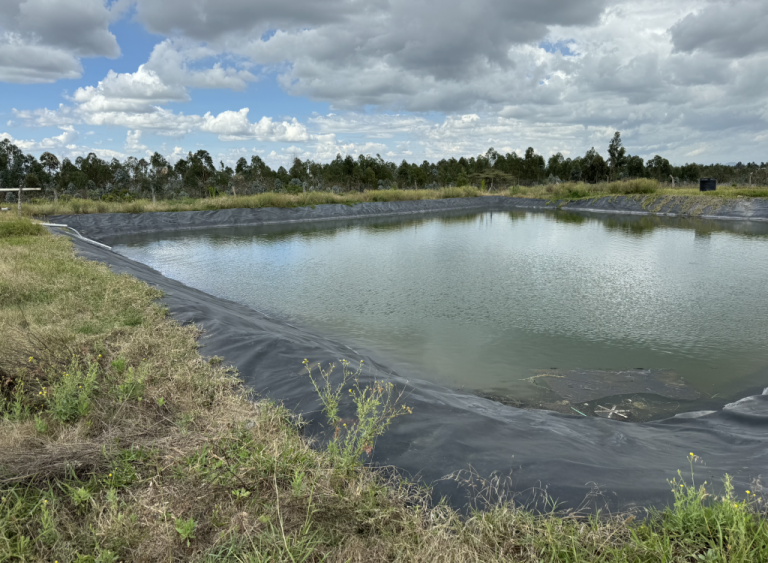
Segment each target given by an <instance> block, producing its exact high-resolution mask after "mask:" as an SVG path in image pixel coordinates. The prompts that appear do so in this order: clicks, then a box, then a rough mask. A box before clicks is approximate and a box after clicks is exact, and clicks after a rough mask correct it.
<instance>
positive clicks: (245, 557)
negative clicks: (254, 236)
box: [0, 215, 768, 563]
mask: <svg viewBox="0 0 768 563" xmlns="http://www.w3.org/2000/svg"><path fill="white" fill-rule="evenodd" d="M3 221H10V222H15V221H19V219H16V218H14V217H10V216H2V215H0V222H3ZM17 228H18V229H20V230H16V229H17ZM8 230H10V231H13V232H16V233H19V232H21V230H23V229H21V228H19V227H18V226H11V227H10V228H9V229H8ZM6 232H7V231H6ZM158 297H159V293H158V291H157V290H155V289H153V288H151V287H149V286H147V285H146V284H144V283H141V282H139V281H138V280H136V279H134V278H131V277H128V276H121V275H116V274H114V273H112V272H111V271H110V270H109V269H108V268H107V267H106V266H104V265H102V264H98V263H93V262H87V261H85V260H83V259H81V258H77V257H75V256H74V254H73V249H72V245H71V243H70V242H69V241H68V240H67V239H65V238H62V237H53V236H50V235H48V234H46V233H42V234H38V235H36V236H32V235H31V234H15V235H13V236H5V237H0V335H2V337H1V338H0V397H1V398H2V406H0V409H1V411H0V413H1V415H2V416H0V561H34V562H38V561H58V562H62V563H64V562H80V563H84V562H91V563H94V562H117V561H209V562H213V561H217V562H218V561H240V562H267V561H268V562H278V563H280V562H286V563H287V562H291V563H296V562H299V561H302V562H307V563H308V562H315V563H316V562H320V561H326V562H349V561H351V562H369V561H382V562H383V561H387V562H390V561H414V562H433V561H440V562H466V561H489V562H496V561H520V562H540V561H547V562H569V563H570V562H585V563H586V562H598V563H600V562H614V561H615V562H627V563H646V562H648V563H650V562H670V563H678V562H679V563H683V562H686V563H690V562H699V561H716V562H722V563H725V562H734V563H742V562H743V563H747V562H759V561H768V529H767V528H766V525H765V523H766V519H765V512H766V507H765V504H764V501H763V495H762V489H761V488H760V487H759V486H756V487H754V488H750V490H749V491H735V490H734V489H733V486H732V483H731V481H730V479H729V478H728V477H725V479H724V482H723V483H722V484H719V485H718V484H715V483H701V484H699V483H697V482H696V481H695V479H694V477H695V475H694V471H693V469H694V464H696V463H699V461H700V459H699V458H698V457H696V456H693V455H692V454H691V455H690V456H688V462H689V464H690V469H691V473H690V475H685V478H684V476H683V474H678V475H677V476H676V477H675V479H672V480H671V481H670V486H671V488H672V490H673V494H672V495H670V498H671V499H672V504H671V505H670V506H669V507H668V508H667V509H665V510H662V511H649V512H635V513H633V514H604V513H601V514H593V515H585V514H578V513H560V512H557V511H555V510H554V509H552V511H550V512H548V513H543V514H542V513H534V512H530V511H527V510H525V509H524V508H522V507H520V506H516V505H515V504H514V503H513V502H511V499H507V500H506V501H499V502H497V503H494V504H492V505H490V506H488V507H487V508H486V509H485V510H475V511H473V512H471V513H470V514H467V515H460V514H459V513H457V512H455V511H453V510H451V509H450V508H448V507H447V506H446V505H445V504H441V503H438V504H433V503H432V502H431V499H430V497H429V494H428V491H427V490H426V489H424V488H421V487H417V486H415V485H413V484H409V483H408V482H405V481H402V480H401V479H400V478H398V477H397V476H392V475H388V474H386V473H382V472H380V471H378V470H374V469H371V468H368V467H366V466H365V464H364V461H365V459H366V452H367V451H368V448H372V447H374V445H375V439H376V437H377V436H379V435H380V434H381V432H383V431H385V430H386V428H387V426H388V425H389V424H397V420H396V418H395V417H397V416H400V415H401V414H405V407H404V406H403V405H402V404H401V402H400V399H401V398H400V397H399V395H398V394H396V392H395V391H394V390H392V389H391V388H389V387H388V386H384V385H381V384H376V383H374V384H372V385H369V386H363V385H362V384H356V379H357V381H360V373H359V370H354V371H353V370H352V369H351V368H349V365H346V366H344V364H342V366H343V367H345V368H346V370H347V371H346V372H345V373H346V375H345V374H344V373H342V374H341V377H339V378H338V379H333V381H337V382H338V381H343V386H340V385H338V384H336V385H334V384H333V383H332V378H331V376H330V374H329V375H328V377H325V376H324V375H323V371H320V372H319V373H318V372H317V371H315V370H316V369H319V366H317V365H315V367H313V368H310V367H309V366H310V364H309V362H307V363H306V364H305V370H306V372H308V375H309V376H310V377H312V378H313V381H314V382H315V384H316V389H317V391H318V394H319V397H320V398H321V402H322V404H323V406H324V408H325V414H326V416H327V417H328V420H329V423H330V424H331V429H332V430H333V432H334V440H335V446H333V448H335V451H334V449H333V448H330V449H328V448H322V447H317V446H318V445H317V444H316V445H315V446H316V447H312V444H310V443H308V441H307V440H306V439H305V438H304V437H302V435H301V433H300V431H299V429H298V427H297V426H296V424H295V419H294V417H293V416H292V413H290V412H288V411H287V410H286V409H284V408H283V407H281V406H280V405H277V404H274V403H272V402H268V401H264V400H256V401H254V400H253V399H254V397H251V396H250V395H249V394H248V393H247V392H246V390H245V389H244V388H243V387H242V385H241V383H240V381H239V379H238V377H237V374H236V372H235V371H234V370H231V369H228V368H227V367H226V366H225V365H224V364H223V362H222V361H221V359H219V358H211V359H209V360H206V359H204V358H202V357H200V355H199V354H198V351H197V340H196V339H197V336H198V335H199V332H198V330H197V329H196V328H195V327H192V326H186V327H182V326H180V325H179V324H177V323H176V322H174V321H173V320H171V319H169V318H168V317H167V315H166V313H165V310H164V309H163V308H162V307H161V306H159V305H158V304H157V303H156V299H157V298H158ZM329 371H330V368H329V369H328V370H326V372H329ZM342 371H344V370H342ZM338 375H339V374H337V376H338ZM350 389H351V390H352V392H351V393H350ZM346 412H353V413H354V416H355V419H353V420H352V423H351V424H350V421H345V420H344V413H346ZM417 414H418V413H416V414H414V416H416V415H417ZM345 422H346V424H347V427H346V429H344V426H343V425H344V423H345ZM339 425H341V426H340V427H339ZM342 429H343V430H342ZM337 430H338V433H337V434H336V432H337ZM685 453H686V452H682V453H681V462H682V461H683V459H684V456H685Z"/></svg>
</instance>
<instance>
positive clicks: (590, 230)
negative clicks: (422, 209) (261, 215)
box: [115, 212, 768, 410]
mask: <svg viewBox="0 0 768 563" xmlns="http://www.w3.org/2000/svg"><path fill="white" fill-rule="evenodd" d="M766 235H768V225H765V224H753V223H748V222H732V223H721V222H713V221H701V220H692V219H665V218H660V217H639V216H605V217H597V218H596V217H595V216H587V215H578V214H572V213H547V214H545V213H523V212H514V213H508V212H503V213H500V212H494V213H482V214H466V212H454V213H452V214H448V215H441V216H440V217H432V218H423V217H420V218H405V219H404V218H402V217H388V218H377V219H366V220H352V221H349V220H346V221H343V222H341V221H340V222H323V223H307V224H303V225H295V224H291V225H272V226H265V227H260V228H251V227H249V228H224V229H214V230H208V231H190V232H186V233H184V232H177V233H174V234H171V235H167V234H162V235H140V236H136V237H131V238H127V237H122V238H121V239H120V243H119V244H117V245H116V246H115V250H117V251H118V252H120V253H122V254H124V255H126V256H129V257H131V258H133V259H136V260H138V261H141V262H144V263H147V264H149V265H151V266H152V267H154V268H156V269H158V270H159V271H161V272H162V273H163V274H165V275H166V276H168V277H171V278H174V279H178V280H181V281H183V282H184V283H186V284H188V285H191V286H193V287H197V288H199V289H202V290H204V291H207V292H209V293H212V294H215V295H219V296H222V297H227V298H229V299H232V300H235V301H239V302H242V303H245V304H249V305H252V306H254V307H256V308H258V309H260V310H266V311H270V312H272V313H273V314H277V315H280V316H283V317H285V318H287V319H289V320H290V321H292V322H299V323H302V324H304V325H307V326H310V327H312V328H314V329H316V330H319V331H322V332H323V333H325V334H327V335H329V336H333V337H335V338H337V339H340V340H342V341H344V342H347V343H349V344H350V345H352V347H353V348H355V347H361V348H364V349H365V350H367V351H369V352H370V353H372V354H374V355H375V356H378V357H379V358H381V359H383V360H384V361H385V363H387V364H389V365H392V366H393V367H394V368H395V369H397V370H398V371H401V372H404V373H409V374H412V375H414V376H417V377H421V378H428V379H432V380H434V381H438V382H441V383H444V384H446V385H450V386H454V387H460V388H465V389H469V390H472V391H475V392H479V393H482V394H486V395H493V396H495V397H496V396H498V397H506V398H508V399H509V400H510V401H522V402H523V403H525V404H530V403H535V402H544V403H546V402H547V401H551V400H552V397H551V396H548V395H547V393H549V392H550V391H549V390H544V389H543V388H542V387H541V386H537V385H534V384H533V383H532V381H535V379H534V380H532V379H531V376H532V375H534V374H537V373H541V370H548V369H557V370H573V369H595V370H624V369H631V368H659V369H668V370H673V371H674V372H675V373H676V374H678V375H679V376H682V377H683V378H684V379H685V380H686V381H687V382H688V383H689V384H690V385H691V386H693V387H694V388H695V389H696V390H697V391H698V392H700V393H701V396H702V399H701V400H699V401H693V402H688V403H685V404H682V403H681V404H679V405H672V406H671V407H670V408H672V409H676V410H690V409H691V408H694V407H696V405H697V403H698V404H699V405H700V404H703V403H707V402H708V401H710V398H711V397H713V396H714V397H715V400H716V401H717V400H726V399H728V398H732V397H734V396H738V395H739V393H740V392H743V391H744V390H745V389H752V388H754V387H757V386H759V385H764V384H766V379H768V300H766V299H765V297H764V286H765V283H766V282H765V280H766V279H768V237H767V236H766Z"/></svg>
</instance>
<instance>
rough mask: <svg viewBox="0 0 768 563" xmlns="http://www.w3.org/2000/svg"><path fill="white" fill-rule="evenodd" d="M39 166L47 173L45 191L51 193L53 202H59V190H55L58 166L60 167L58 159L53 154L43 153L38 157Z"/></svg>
mask: <svg viewBox="0 0 768 563" xmlns="http://www.w3.org/2000/svg"><path fill="white" fill-rule="evenodd" d="M40 164H42V166H43V169H44V170H45V172H46V173H47V178H46V180H47V181H46V184H45V187H46V191H52V192H53V201H59V190H58V189H57V181H58V172H59V166H61V164H60V163H59V159H58V158H56V155H55V154H53V153H50V152H44V153H43V154H41V155H40Z"/></svg>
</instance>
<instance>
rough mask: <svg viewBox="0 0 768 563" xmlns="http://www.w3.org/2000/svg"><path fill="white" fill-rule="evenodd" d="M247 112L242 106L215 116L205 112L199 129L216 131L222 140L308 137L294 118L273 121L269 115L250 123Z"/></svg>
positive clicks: (303, 127)
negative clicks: (236, 109)
mask: <svg viewBox="0 0 768 563" xmlns="http://www.w3.org/2000/svg"><path fill="white" fill-rule="evenodd" d="M248 112H249V109H248V108H243V109H241V110H240V111H224V112H221V113H220V114H219V115H217V116H213V115H211V114H210V113H206V114H205V115H204V116H203V118H202V121H201V123H200V125H199V129H200V130H201V131H204V132H206V133H216V134H217V135H219V138H220V139H222V140H245V139H259V140H267V141H278V142H296V141H306V140H307V139H308V138H309V136H308V135H307V129H306V127H305V126H304V125H302V124H301V123H299V122H298V121H297V120H296V119H295V118H293V119H292V120H291V121H281V122H274V121H273V120H272V118H271V117H262V118H261V120H259V121H257V122H256V123H251V122H250V121H249V120H248Z"/></svg>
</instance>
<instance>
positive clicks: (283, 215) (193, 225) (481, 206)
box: [48, 196, 768, 244]
mask: <svg viewBox="0 0 768 563" xmlns="http://www.w3.org/2000/svg"><path fill="white" fill-rule="evenodd" d="M514 209H521V210H525V209H530V210H535V209H550V210H565V211H577V212H596V213H610V214H625V215H626V214H629V215H666V216H675V217H689V216H692V217H700V218H709V219H739V220H749V221H768V199H741V200H730V201H728V200H717V199H714V200H713V201H712V202H704V203H699V204H697V205H695V206H691V205H690V203H687V202H685V201H683V200H680V199H679V198H664V199H659V200H654V201H644V200H643V199H642V198H637V197H627V196H613V197H603V198H594V199H579V200H575V201H570V202H567V203H566V202H557V201H546V200H542V199H531V198H515V197H505V196H485V197H476V198H451V199H438V200H421V201H391V202H368V203H359V204H357V205H317V206H315V207H299V208H293V209H291V208H262V209H221V210H216V211H179V212H158V213H139V214H132V213H95V214H90V215H58V216H53V217H49V218H48V219H49V222H51V223H64V224H67V225H69V226H70V227H73V228H75V229H77V230H78V231H80V232H81V233H83V235H84V236H86V237H89V238H92V239H94V240H98V241H101V242H106V243H107V244H110V243H111V242H114V241H116V240H117V239H118V238H119V237H120V236H122V235H127V234H137V233H147V232H163V231H181V230H190V229H208V228H211V227H233V226H255V225H266V224H270V223H290V222H308V221H325V220H329V219H351V218H355V217H375V216H386V215H417V214H427V213H440V212H444V211H450V210H477V211H510V210H514Z"/></svg>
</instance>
